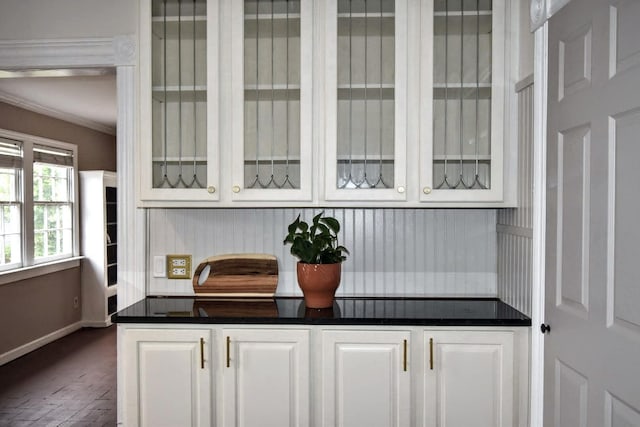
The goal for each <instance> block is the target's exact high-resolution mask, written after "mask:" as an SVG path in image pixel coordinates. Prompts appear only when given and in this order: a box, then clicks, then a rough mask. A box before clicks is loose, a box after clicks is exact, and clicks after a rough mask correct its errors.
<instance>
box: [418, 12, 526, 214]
mask: <svg viewBox="0 0 640 427" xmlns="http://www.w3.org/2000/svg"><path fill="white" fill-rule="evenodd" d="M508 3H509V2H468V3H467V2H464V3H462V2H445V1H443V2H439V1H435V0H428V1H427V2H426V3H425V7H423V10H422V29H423V39H422V46H421V49H422V52H421V75H422V86H421V103H422V105H421V120H420V127H421V131H420V165H419V170H420V192H419V194H420V201H423V202H500V201H502V200H503V198H504V193H503V189H504V182H503V177H504V172H505V169H504V160H505V151H504V147H503V144H504V141H505V139H506V140H507V141H509V140H510V134H509V129H510V127H509V124H510V123H511V120H510V116H511V115H512V114H511V112H510V111H509V110H508V109H507V108H505V106H507V107H508V105H509V104H508V103H507V101H509V99H511V100H513V98H514V95H513V90H512V89H511V88H512V85H511V84H510V83H509V82H510V75H511V74H510V68H511V64H510V63H509V62H506V61H505V51H506V49H508V48H509V47H508V46H509V43H512V42H511V38H510V37H505V35H506V34H507V26H506V24H507V22H510V21H508V20H507V19H506V18H507V16H506V15H507V11H508V10H510V9H509V6H508ZM416 154H417V153H416ZM516 176H517V175H516ZM506 178H507V179H508V178H509V176H507V177H506ZM514 178H515V177H514Z"/></svg>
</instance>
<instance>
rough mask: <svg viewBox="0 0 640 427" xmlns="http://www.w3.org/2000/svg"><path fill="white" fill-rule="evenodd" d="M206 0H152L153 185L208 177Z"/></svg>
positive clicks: (198, 183) (189, 183)
mask: <svg viewBox="0 0 640 427" xmlns="http://www.w3.org/2000/svg"><path fill="white" fill-rule="evenodd" d="M206 36H207V13H206V0H152V41H151V48H152V85H153V88H152V122H153V124H152V129H153V134H152V138H153V141H152V156H153V160H152V166H153V187H154V188H173V187H178V188H203V187H205V186H206V178H207V164H206V158H207V147H206V145H207V123H206V113H207V92H206V88H207V62H206V59H207V52H206Z"/></svg>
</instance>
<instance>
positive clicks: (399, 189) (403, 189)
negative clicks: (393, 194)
mask: <svg viewBox="0 0 640 427" xmlns="http://www.w3.org/2000/svg"><path fill="white" fill-rule="evenodd" d="M404 191H405V188H404V186H402V185H400V186H399V187H398V193H401V194H402V193H404Z"/></svg>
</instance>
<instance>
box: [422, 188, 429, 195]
mask: <svg viewBox="0 0 640 427" xmlns="http://www.w3.org/2000/svg"><path fill="white" fill-rule="evenodd" d="M422 192H423V193H424V194H431V187H424V188H423V189H422Z"/></svg>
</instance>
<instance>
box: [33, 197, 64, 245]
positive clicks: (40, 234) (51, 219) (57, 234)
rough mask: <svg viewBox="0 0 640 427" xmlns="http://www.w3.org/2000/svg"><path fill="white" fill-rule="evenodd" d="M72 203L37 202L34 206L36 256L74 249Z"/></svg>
mask: <svg viewBox="0 0 640 427" xmlns="http://www.w3.org/2000/svg"><path fill="white" fill-rule="evenodd" d="M72 224H73V221H72V214H71V204H70V203H68V204H62V203H47V204H43V203H36V204H34V207H33V228H34V257H35V258H41V257H51V256H57V255H64V254H70V253H71V252H72V251H73V240H72Z"/></svg>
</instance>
